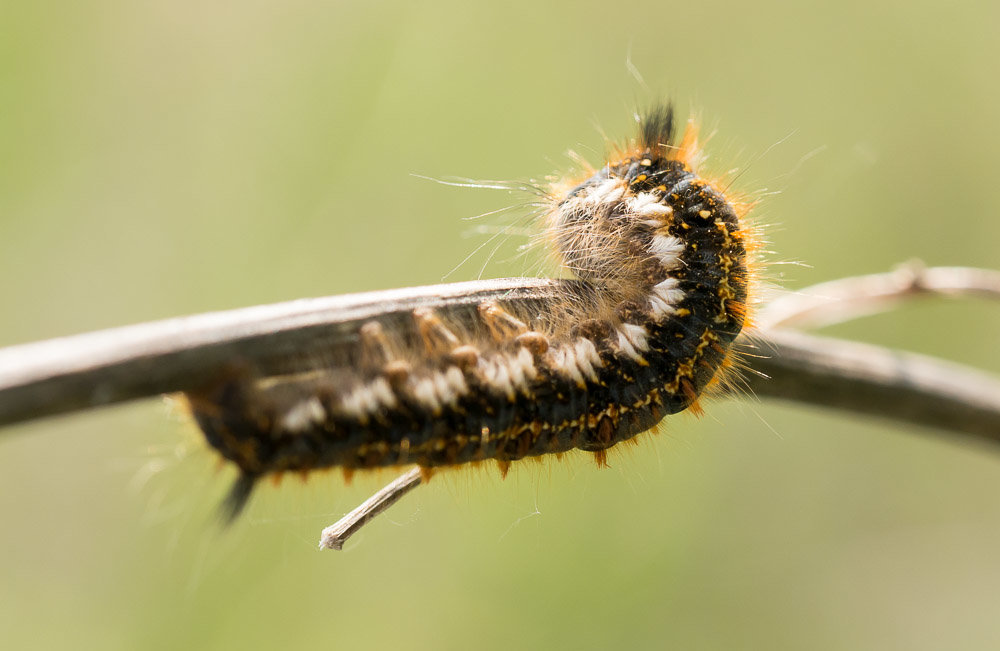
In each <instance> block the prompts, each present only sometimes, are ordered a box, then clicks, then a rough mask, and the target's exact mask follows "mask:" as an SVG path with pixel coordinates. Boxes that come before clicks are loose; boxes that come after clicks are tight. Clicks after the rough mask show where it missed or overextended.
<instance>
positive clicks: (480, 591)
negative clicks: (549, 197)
mask: <svg viewBox="0 0 1000 651" xmlns="http://www.w3.org/2000/svg"><path fill="white" fill-rule="evenodd" d="M997 25H1000V5H998V4H997V3H995V2H968V3H962V4H958V5H952V6H947V7H946V6H944V5H942V4H941V3H939V2H925V1H920V0H918V1H913V0H909V1H907V2H901V1H898V2H880V3H874V2H860V1H855V0H847V1H843V2H838V3H835V4H830V5H829V6H823V7H821V6H803V5H802V4H801V3H797V2H785V3H782V2H767V1H763V2H754V3H743V2H707V3H691V2H685V3H678V2H644V1H640V2H630V3H626V4H623V5H613V4H608V3H607V2H552V3H537V2H519V1H514V2H505V3H499V2H493V3H475V2H434V3H408V2H370V3H361V2H321V1H318V0H289V1H285V2H268V1H261V0H251V1H246V2H238V3H237V2H215V3H205V2H193V1H190V0H174V1H171V2H143V3H137V2H132V1H130V0H104V1H99V0H86V1H81V2H72V3H68V2H48V1H44V2H23V1H22V2H19V1H16V0H12V1H10V2H2V1H0V306H2V308H0V310H2V312H0V313H2V317H0V345H8V344H15V343H22V342H27V341H31V340H35V339H42V338H46V337H52V336H57V335H65V334H71V333H76V332H82V331H86V330H91V329H97V328H104V327H110V326H117V325H123V324H127V323H134V322H140V321H145V320H151V319H159V318H164V317H171V316H177V315H182V314H190V313H197V312H202V311H208V310H217V309H224V308H235V307H240V306H247V305H254V304H261V303H268V302H276V301H283V300H288V299H293V298H299V297H304V296H320V295H327V294H336V293H345V292H352V291H360V290H368V289H380V288H390V287H397V286H405V285H415V284H426V283H435V282H440V281H441V280H442V279H444V278H446V279H447V280H454V281H457V280H467V279H471V278H475V277H478V276H480V274H482V275H483V276H484V277H499V276H510V275H518V274H522V273H530V272H533V271H535V270H537V268H538V267H537V265H536V262H537V260H535V259H534V258H532V256H530V255H529V256H527V257H525V256H519V255H518V251H517V249H518V247H519V246H520V245H521V244H524V243H525V241H526V240H525V239H524V238H523V237H521V236H520V235H518V234H516V233H515V235H513V236H511V237H509V238H502V239H504V245H503V246H502V247H501V248H500V250H498V251H497V253H496V254H495V255H492V256H491V255H490V253H491V250H492V246H491V245H488V246H486V247H485V248H483V249H482V250H480V251H479V253H474V252H475V251H476V249H477V247H479V246H480V245H481V244H483V243H484V242H486V241H487V239H488V238H489V235H490V233H489V231H490V229H491V228H492V229H494V230H495V229H500V228H503V227H504V226H505V225H509V224H511V223H516V222H517V220H510V219H505V218H504V217H493V218H485V219H483V220H478V221H468V220H464V219H463V218H466V217H470V216H474V215H477V214H480V213H483V212H486V211H490V210H495V209H497V208H501V207H503V206H506V205H512V204H516V203H520V202H521V201H523V200H524V197H521V196H516V195H508V194H505V193H503V192H497V191H489V190H471V189H460V188H453V187H448V186H444V185H441V184H437V183H434V182H432V181H427V180H424V179H422V178H418V177H417V176H414V175H415V174H419V175H424V176H430V177H436V178H446V177H456V176H458V177H469V178H477V179H528V178H536V179H540V178H543V177H544V176H546V175H547V174H550V173H552V172H554V171H557V170H559V169H564V168H566V167H567V166H569V165H570V162H569V160H568V159H567V158H566V156H565V152H566V150H568V149H571V148H572V149H575V150H577V151H579V152H580V153H581V154H583V155H584V156H585V157H588V158H590V159H591V160H594V161H595V162H597V161H599V159H600V157H601V154H602V152H603V150H604V137H603V135H602V134H605V133H606V134H607V135H608V136H609V137H611V138H619V137H622V136H626V135H628V133H629V132H630V129H631V124H632V123H631V114H632V111H633V109H634V108H636V107H643V106H648V105H649V104H651V103H652V102H654V101H656V100H658V99H661V98H665V97H669V98H673V100H674V101H675V102H676V103H677V104H678V106H679V107H680V109H681V110H682V112H684V113H686V112H687V111H688V110H689V109H690V110H693V111H695V112H696V113H697V114H699V115H700V116H701V118H702V121H703V123H704V124H705V125H706V127H707V130H709V131H711V130H715V131H717V135H715V137H714V138H713V139H712V140H711V141H710V143H709V145H708V153H709V154H710V161H709V166H710V167H711V169H713V170H715V171H716V172H724V171H726V170H729V169H730V168H734V167H739V168H740V169H743V170H745V171H744V173H743V174H742V175H741V176H740V178H739V181H738V186H739V187H740V188H741V189H742V190H745V191H748V192H759V193H760V194H761V196H764V197H765V199H764V201H763V203H762V205H761V206H760V207H759V210H758V211H757V215H758V217H759V219H760V221H762V222H763V223H765V224H768V225H769V228H768V238H769V240H770V242H771V246H770V248H771V249H773V251H775V254H774V255H773V256H772V259H773V260H775V261H777V262H794V263H800V264H788V265H786V264H776V265H773V266H771V267H770V275H771V276H772V277H773V278H775V279H776V280H777V281H779V282H780V283H781V284H782V285H784V286H786V287H789V288H796V287H802V286H805V285H807V284H810V283H814V282H820V281H823V280H829V279H833V278H837V277H842V276H846V275H851V274H858V273H865V272H877V271H884V270H887V269H889V268H891V267H892V266H893V265H896V264H897V263H900V262H903V261H906V260H909V259H912V258H919V259H921V260H923V261H925V262H926V263H928V264H943V265H952V264H966V265H977V266H986V267H994V268H996V267H998V266H1000V257H998V244H997V242H998V239H1000V225H998V219H997V216H998V210H997V206H998V205H1000V183H997V182H996V176H997V172H998V170H1000V122H998V119H997V116H998V115H1000V88H998V81H997V79H998V77H997V62H998V61H1000V39H998V38H997ZM628 61H631V62H632V64H633V65H634V67H635V68H636V69H637V70H638V71H639V72H640V73H641V75H642V77H643V78H644V81H645V85H643V84H642V83H640V82H639V81H638V80H637V78H636V75H634V74H633V73H632V72H631V71H630V69H629V66H628V64H627V62H628ZM469 254H473V255H472V257H471V259H470V260H469V261H468V262H467V263H465V264H462V265H459V263H460V262H461V261H462V260H463V259H465V258H466V256H468V255H469ZM456 266H457V269H456V268H455V267H456ZM998 329H1000V312H998V311H997V308H996V306H990V305H985V304H977V303H975V302H947V303H946V302H943V301H928V302H923V303H920V304H915V305H910V306H907V307H905V308H903V309H900V310H898V311H896V312H893V313H892V314H888V315H883V316H879V317H874V318H868V319H864V320H859V321H856V322H853V323H850V324H845V325H842V326H839V327H836V328H831V329H828V331H827V333H828V334H833V335H837V336H843V337H849V338H853V339H858V340H863V341H870V342H875V343H879V344H885V345H891V346H896V347H900V348H906V349H911V350H917V351H920V352H924V353H929V354H933V355H938V356H942V357H946V358H949V359H953V360H957V361H960V362H964V363H970V364H974V365H977V366H980V367H983V368H986V369H992V370H1000V352H998V347H997V345H996V342H997V332H998ZM710 407H711V408H710V410H709V412H708V415H707V416H706V417H705V418H702V419H700V420H696V419H694V418H692V417H689V416H680V417H675V418H672V419H670V420H669V421H668V423H667V425H666V427H665V428H664V431H663V433H661V434H660V435H658V436H656V437H653V438H649V439H646V440H644V442H643V444H642V446H640V447H639V448H637V449H634V450H633V451H629V452H625V453H623V454H619V455H617V456H615V457H613V458H612V468H611V469H610V470H598V469H597V468H596V467H594V465H593V463H592V462H591V461H589V460H588V459H584V458H579V457H577V458H566V459H564V460H563V461H562V462H560V463H556V464H546V465H543V466H536V465H528V466H524V467H522V468H515V471H514V472H513V473H512V475H511V476H510V477H508V479H507V480H506V481H501V480H500V479H499V478H498V477H497V476H496V473H494V472H487V471H478V472H456V473H452V474H450V475H446V476H443V477H440V478H439V479H435V481H433V482H432V483H431V484H430V485H428V486H426V487H423V488H421V489H420V490H418V491H417V492H416V493H414V494H412V495H411V496H409V497H407V498H406V499H405V500H404V501H403V502H402V503H401V504H399V505H398V506H396V507H395V508H394V509H393V510H392V511H391V512H390V513H389V514H387V516H386V517H384V518H383V519H381V521H378V522H376V523H374V524H372V525H371V526H369V527H368V528H367V529H366V530H365V531H364V532H363V533H362V534H361V535H359V536H358V537H357V538H355V539H354V540H353V541H352V543H351V544H350V545H349V548H348V550H347V551H345V552H343V553H339V554H337V553H333V552H324V553H319V552H317V551H316V540H317V538H318V533H319V530H320V529H321V528H322V527H323V526H325V525H327V524H329V523H330V522H332V521H333V520H335V519H337V518H338V517H339V516H340V515H341V514H343V513H344V512H346V511H348V510H350V509H351V508H353V507H354V506H355V505H356V504H357V503H359V502H360V501H361V500H363V499H364V498H365V497H367V495H368V494H370V492H372V491H373V490H375V489H376V488H378V487H379V486H381V485H382V483H383V482H384V481H386V480H388V479H390V478H391V476H392V475H382V476H374V477H360V478H356V479H355V481H354V483H353V484H352V485H351V486H348V487H345V486H344V485H343V482H342V481H341V478H340V477H339V475H328V476H318V477H313V478H312V479H311V480H310V481H309V482H308V483H306V484H302V483H300V482H298V481H295V480H293V481H286V483H285V484H284V485H282V486H281V487H279V488H273V489H271V488H269V489H268V490H264V491H261V492H260V493H259V494H258V496H257V497H256V499H255V501H254V502H253V503H252V505H251V508H250V510H249V513H248V514H247V516H246V517H245V518H244V519H243V520H242V521H241V522H239V523H238V524H237V525H236V526H235V527H233V528H232V529H230V530H227V531H222V530H220V528H219V527H218V526H217V523H216V521H215V519H214V518H215V516H214V508H215V506H216V505H217V503H218V502H219V500H220V499H221V497H222V495H223V493H224V492H225V490H226V488H227V486H228V483H229V481H230V480H231V479H232V475H233V473H232V470H231V469H229V468H221V469H219V468H218V464H217V463H216V461H215V459H214V457H213V456H212V455H211V453H209V452H208V451H207V450H206V449H205V448H204V446H203V445H202V444H201V443H200V441H199V439H198V435H197V432H195V431H194V429H193V428H192V427H191V425H190V423H188V422H187V421H186V420H185V419H184V417H183V414H182V413H181V412H179V411H178V410H177V409H176V408H174V407H172V406H171V405H170V403H168V402H164V401H159V400H151V401H147V402H142V403H137V404H130V405H126V406H121V407H115V408H109V409H103V410H100V411H97V412H94V413H87V414H79V415H74V416H69V417H64V418H58V419H52V420H49V421H46V422H39V423H34V424H28V425H23V426H18V427H12V428H8V429H5V430H4V431H3V432H2V433H0V487H2V488H0V646H3V647H4V648H8V649H14V648H38V649H43V648H78V649H136V648H150V649H152V648H181V647H184V648H197V649H227V648H242V649H256V648H274V647H277V646H281V647H288V648H302V647H309V648H319V647H320V646H323V647H328V648H334V647H337V648H407V649H413V650H416V649H425V648H426V649H460V648H461V649H464V648H469V647H473V648H482V649H501V648H502V649H510V648H546V649H549V648H572V649H590V648H595V649H596V648H608V647H616V648H640V649H642V648H659V647H675V648H704V649H721V648H768V649H801V648H811V649H858V648H881V649H888V648H900V649H902V648H905V649H939V648H962V649H993V648H997V646H998V645H1000V600H998V599H997V586H998V585H1000V555H998V554H997V549H998V548H1000V455H998V454H997V451H996V450H994V449H990V448H986V447H982V446H978V445H969V444H963V443H961V442H956V441H954V440H952V439H950V438H949V437H947V436H940V435H938V434H936V433H934V432H924V431H919V430H917V429H916V428H913V427H909V426H907V427H903V426H898V425H889V424H885V423H881V422H877V421H874V420H870V419H867V418H860V417H850V416H845V415H842V414H832V413H824V412H821V411H816V410H811V409H806V408H802V407H792V406H781V405H777V404H773V403H766V404H761V403H759V402H757V401H755V400H753V399H751V398H748V399H745V400H742V401H740V402H725V403H718V404H714V405H711V406H710Z"/></svg>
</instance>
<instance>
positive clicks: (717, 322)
mask: <svg viewBox="0 0 1000 651" xmlns="http://www.w3.org/2000/svg"><path fill="white" fill-rule="evenodd" d="M672 135H673V134H672V113H671V111H670V109H669V108H661V109H658V110H656V111H653V112H652V113H651V114H650V115H649V116H647V117H646V118H645V119H644V121H643V122H642V125H641V129H640V135H639V137H638V139H637V140H636V141H635V142H634V143H633V144H632V145H631V146H630V147H629V148H627V149H626V150H625V151H623V152H622V153H621V155H620V157H619V158H618V159H617V160H614V161H612V162H610V163H608V165H606V166H605V167H604V168H603V169H601V170H600V171H598V172H596V173H594V174H593V175H592V176H591V177H590V178H588V179H587V180H585V181H583V182H582V183H580V184H579V185H577V186H576V187H574V188H573V189H571V190H569V191H565V192H561V193H558V194H556V196H553V198H552V205H551V208H550V210H549V211H548V214H547V216H546V221H545V228H546V231H547V238H548V239H549V240H550V242H551V243H552V244H553V245H554V246H555V247H556V248H557V251H558V253H559V254H560V256H561V259H562V262H563V263H564V264H565V266H566V268H567V269H569V270H570V271H572V272H573V273H574V274H575V275H576V276H577V277H578V278H579V279H580V281H581V283H580V285H579V288H580V290H579V292H577V293H575V294H574V295H573V296H567V297H565V300H563V301H560V302H559V303H558V305H555V304H553V305H550V304H540V305H529V304H524V303H519V302H516V301H511V302H504V301H497V302H490V303H485V304H482V305H480V306H478V310H475V311H471V310H470V311H468V314H466V315H465V316H464V317H463V318H461V319H459V318H456V317H455V316H454V315H452V316H451V317H450V319H451V320H450V321H446V319H445V318H442V316H440V315H438V314H436V313H434V312H433V311H429V310H415V311H414V312H413V314H412V323H410V324H408V325H407V326H406V327H403V328H401V329H400V328H397V329H396V330H401V331H398V332H397V331H392V332H388V331H386V329H385V328H383V326H382V325H381V324H380V323H379V322H378V321H377V320H373V321H370V322H368V323H366V324H364V325H363V326H361V327H360V328H359V331H358V338H357V341H358V345H357V346H356V349H355V350H352V351H349V352H348V353H347V359H343V360H340V361H339V363H338V368H329V369H323V368H319V369H316V368H312V369H310V370H309V371H308V372H302V373H298V374H293V375H287V376H282V377H274V378H260V377H256V376H254V375H253V374H241V375H238V376H237V377H230V378H228V379H226V380H224V381H222V382H218V383H215V384H214V385H212V386H211V387H210V388H208V389H206V390H204V391H202V392H197V393H192V394H190V395H189V397H190V399H191V404H192V409H193V411H194V415H195V417H196V419H197V421H198V423H199V424H200V426H201V427H202V429H203V431H204V432H205V435H206V438H207V439H208V441H209V443H210V444H211V445H212V446H213V447H215V448H216V449H217V450H218V451H219V452H220V453H221V454H222V455H223V456H224V457H226V458H227V459H230V460H232V461H234V462H235V463H236V464H237V465H238V466H239V468H240V470H241V473H242V479H241V480H240V481H239V482H238V483H237V486H236V487H235V488H234V490H233V492H232V494H231V496H230V501H229V505H228V506H229V509H230V513H231V515H235V514H236V513H238V512H239V510H240V509H241V508H242V506H243V504H244V503H245V501H246V500H247V498H248V497H249V495H250V492H251V489H252V487H253V485H254V483H255V481H256V480H257V479H258V478H260V477H262V476H264V475H267V474H270V473H277V472H281V471H286V470H299V471H307V470H311V469H314V468H324V467H331V466H340V467H343V468H345V469H346V470H347V471H348V472H349V471H351V470H353V469H359V468H373V467H379V466H388V465H397V464H409V463H416V464H419V465H421V466H423V467H425V468H433V467H436V466H447V465H455V464H460V463H466V462H472V461H477V460H482V459H495V460H497V461H498V462H499V463H500V465H501V469H502V470H504V471H506V468H507V465H508V464H509V463H510V462H511V461H514V460H517V459H521V458H524V457H527V456H537V455H542V454H548V453H559V452H564V451H567V450H571V449H574V448H578V449H583V450H589V451H592V452H594V453H595V455H597V459H598V461H599V462H600V463H603V462H604V459H605V456H604V455H605V451H606V450H607V449H608V448H610V447H611V446H613V445H615V444H616V443H618V442H620V441H623V440H627V439H629V438H632V437H634V436H635V435H637V434H639V433H641V432H643V431H645V430H647V429H649V428H650V427H652V426H653V425H655V424H656V423H658V422H659V421H660V420H661V419H662V418H663V417H664V416H665V415H667V414H672V413H676V412H679V411H681V410H683V409H685V408H687V407H688V406H690V405H691V404H692V403H693V402H694V401H695V400H697V398H698V396H699V395H700V394H701V392H702V390H703V389H704V388H705V387H706V385H708V384H709V383H710V382H711V381H712V379H713V377H714V376H715V375H716V372H717V371H718V370H719V368H720V366H721V365H722V364H723V363H724V360H725V359H726V356H727V355H728V351H729V347H730V345H731V343H732V341H733V339H734V338H735V337H736V335H737V334H738V333H739V332H740V329H741V328H742V326H743V321H744V315H745V312H746V301H747V295H746V287H747V261H746V250H745V246H744V242H743V240H744V226H743V225H742V224H741V216H740V215H739V214H738V211H737V209H736V208H735V207H734V205H733V204H732V203H731V202H730V201H729V200H727V198H726V197H725V196H724V195H723V194H722V193H721V192H720V191H718V190H716V189H715V188H714V187H712V186H711V184H710V183H708V182H707V181H705V180H703V179H701V178H699V177H698V176H697V175H696V173H695V172H694V171H693V170H692V169H691V161H692V159H693V154H692V151H693V149H692V147H693V145H691V144H690V143H688V137H687V135H686V137H685V141H684V143H682V144H681V145H680V146H679V147H678V146H675V145H674V144H673V140H672ZM685 143H688V144H685ZM554 194H555V193H554Z"/></svg>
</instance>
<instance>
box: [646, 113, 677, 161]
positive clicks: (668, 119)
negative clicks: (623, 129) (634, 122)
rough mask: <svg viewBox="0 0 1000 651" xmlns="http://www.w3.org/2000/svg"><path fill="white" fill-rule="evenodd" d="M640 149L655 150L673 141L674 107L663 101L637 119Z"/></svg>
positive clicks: (667, 145)
mask: <svg viewBox="0 0 1000 651" xmlns="http://www.w3.org/2000/svg"><path fill="white" fill-rule="evenodd" d="M639 132H640V134H641V138H642V140H641V142H640V143H639V144H640V146H641V147H642V149H644V150H649V151H653V152H655V151H656V150H658V149H659V148H660V147H669V146H670V145H672V144H673V142H674V107H673V105H672V104H670V103H669V102H668V103H665V104H660V105H659V106H655V107H653V108H652V109H651V110H650V111H649V112H648V113H647V114H646V115H644V116H643V117H642V118H641V119H640V120H639Z"/></svg>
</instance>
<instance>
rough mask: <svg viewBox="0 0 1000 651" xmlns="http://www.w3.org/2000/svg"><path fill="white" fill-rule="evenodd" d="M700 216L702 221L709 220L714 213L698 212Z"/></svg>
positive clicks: (708, 211) (707, 211)
mask: <svg viewBox="0 0 1000 651" xmlns="http://www.w3.org/2000/svg"><path fill="white" fill-rule="evenodd" d="M698 215H700V216H701V218H702V219H708V218H709V217H711V216H712V211H711V210H699V211H698Z"/></svg>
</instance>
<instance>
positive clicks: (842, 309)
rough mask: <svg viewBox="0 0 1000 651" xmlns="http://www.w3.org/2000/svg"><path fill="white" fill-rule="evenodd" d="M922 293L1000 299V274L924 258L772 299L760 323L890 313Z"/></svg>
mask: <svg viewBox="0 0 1000 651" xmlns="http://www.w3.org/2000/svg"><path fill="white" fill-rule="evenodd" d="M918 296H951V297H954V296H979V297H982V298H990V299H994V300H997V299H1000V272H997V271H992V270H989V269H973V268H969V267H931V268H929V269H928V268H925V267H924V266H923V265H922V264H921V263H919V262H909V263H907V264H904V265H900V266H899V267H898V268H896V269H895V270H893V271H890V272H889V273H883V274H872V275H869V276H855V277H852V278H841V279H839V280H832V281H830V282H825V283H821V284H819V285H813V286H812V287H806V288H805V289H800V290H797V291H795V292H791V293H789V294H786V295H784V296H781V297H780V298H777V299H775V300H773V301H771V302H770V303H768V304H767V305H766V306H765V307H764V308H763V309H762V310H761V311H760V313H759V314H758V315H757V317H756V322H757V324H758V325H759V326H760V327H761V328H764V329H769V328H779V327H780V328H784V327H797V328H815V327H820V326H825V325H833V324H835V323H841V322H843V321H848V320H850V319H854V318H857V317H859V316H866V315H869V314H875V313H878V312H884V311H887V310H890V309H892V308H894V307H896V306H897V305H898V304H899V303H900V302H901V301H903V300H906V299H911V298H915V297H918Z"/></svg>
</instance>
